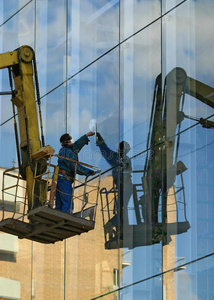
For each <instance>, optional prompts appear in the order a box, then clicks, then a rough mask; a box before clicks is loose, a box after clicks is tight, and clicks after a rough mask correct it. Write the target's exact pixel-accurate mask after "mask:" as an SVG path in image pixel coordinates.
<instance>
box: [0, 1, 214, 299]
mask: <svg viewBox="0 0 214 300" xmlns="http://www.w3.org/2000/svg"><path fill="white" fill-rule="evenodd" d="M0 8H1V9H0V24H1V26H0V53H4V52H7V51H12V50H14V49H16V48H18V47H19V46H21V45H30V46H31V47H32V48H33V49H35V53H36V60H37V68H38V74H39V84H40V94H41V103H42V114H43V123H44V131H45V140H46V144H50V145H51V146H52V147H53V148H55V149H56V151H58V150H59V147H60V145H59V142H58V139H59V137H60V135H61V134H63V133H64V132H69V133H71V134H72V137H73V138H74V139H77V138H78V137H79V136H81V135H82V134H84V133H85V132H87V131H89V130H90V129H91V128H89V127H90V125H91V124H92V123H93V122H92V120H96V122H97V129H98V131H99V132H100V133H101V135H102V137H103V138H104V140H105V143H106V144H107V145H108V147H109V148H110V149H112V150H113V151H115V152H116V151H117V149H118V144H119V143H120V142H121V141H127V142H128V143H129V144H130V146H131V149H130V151H129V153H128V156H129V158H130V159H131V164H132V174H131V175H132V184H133V193H132V195H131V197H130V200H129V202H128V205H127V214H128V221H127V222H126V223H125V222H123V223H122V222H121V219H120V217H119V216H118V213H117V212H118V211H121V207H120V205H119V203H120V201H119V200H118V195H120V193H119V192H118V189H117V188H115V186H113V178H112V171H113V170H114V169H116V168H117V170H118V172H119V173H120V172H124V170H123V169H121V167H120V164H118V165H115V166H111V165H110V164H109V163H108V161H106V160H105V158H104V157H103V156H102V155H101V153H100V150H99V147H98V146H96V144H95V143H94V139H93V138H91V142H90V145H89V146H88V147H87V151H83V152H82V153H81V154H80V157H79V159H80V160H81V161H83V162H87V163H88V164H91V165H95V166H97V167H99V168H100V169H101V170H102V176H101V193H100V200H99V206H98V212H97V219H96V225H95V230H93V231H91V232H89V233H85V234H83V235H81V236H79V237H73V238H69V239H67V240H64V241H62V242H57V243H56V244H54V245H44V244H40V243H37V242H32V241H29V240H25V239H23V240H20V239H19V240H18V239H17V237H15V236H10V235H6V234H4V233H1V234H0V298H1V299H22V300H25V299H53V300H54V299H69V300H70V299H81V300H82V299H86V300H87V299H99V297H102V298H104V299H134V300H137V299H155V300H157V299H170V300H171V299H182V300H183V299H212V298H213V294H214V290H213V284H212V282H213V273H214V272H213V266H214V261H213V256H212V255H213V250H214V235H213V225H214V224H213V223H214V221H213V219H214V218H213V215H214V207H213V202H212V198H213V193H214V187H213V180H212V179H213V150H214V148H213V123H212V122H213V106H214V105H213V103H214V100H213V99H214V98H213V95H214V91H213V88H212V87H214V81H213V78H214V74H213V66H212V61H213V45H212V41H213V30H212V28H213V25H214V24H213V22H214V21H213V13H214V7H213V2H212V1H209V0H205V1H202V0H198V1H193V0H187V1H178V0H176V1H169V0H162V1H158V0H152V1H149V0H148V1H137V0H130V1H129V0H121V1H119V0H116V1H96V0H95V1H72V0H63V1H57V0H55V1H54V0H44V1H41V0H40V1H39V0H37V1H36V0H32V1H27V0H19V1H6V0H3V1H1V3H0ZM175 68H176V69H175ZM186 76H187V77H186ZM9 89H10V86H9V81H8V73H7V70H1V72H0V90H1V91H7V90H9ZM0 99H1V101H0V105H1V115H0V116H1V117H0V118H1V119H0V123H1V129H0V139H1V156H0V166H1V168H2V169H5V168H9V167H11V166H12V164H13V163H14V162H13V161H14V160H16V150H15V139H14V130H13V120H12V109H11V103H10V97H9V96H0ZM2 169H1V170H2ZM120 178H121V177H120ZM118 180H119V179H118ZM120 188H124V192H125V186H124V185H123V184H121V185H120ZM107 199H108V200H109V202H108V203H109V205H108V204H107V202H106V201H107ZM101 200H102V202H101ZM8 206H10V203H8ZM113 218H114V219H113ZM112 219H113V220H112ZM107 223H108V224H107Z"/></svg>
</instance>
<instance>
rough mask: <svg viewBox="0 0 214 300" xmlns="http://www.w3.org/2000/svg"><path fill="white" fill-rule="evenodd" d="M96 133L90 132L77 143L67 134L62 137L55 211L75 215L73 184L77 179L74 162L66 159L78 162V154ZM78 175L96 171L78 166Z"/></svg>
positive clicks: (86, 174)
mask: <svg viewBox="0 0 214 300" xmlns="http://www.w3.org/2000/svg"><path fill="white" fill-rule="evenodd" d="M93 135H94V132H92V131H90V132H88V133H87V134H85V135H83V136H82V137H81V138H79V139H78V140H77V141H76V142H74V141H73V139H72V137H71V136H70V135H69V134H68V133H65V134H63V135H62V136H61V137H60V143H61V145H62V148H61V149H60V150H59V154H58V155H59V156H60V157H58V166H59V175H58V180H57V190H56V205H55V209H57V210H60V211H62V212H67V213H73V209H74V204H73V202H72V208H71V199H72V191H73V187H72V183H73V181H74V177H75V165H76V163H75V162H73V161H69V160H66V159H64V158H68V159H72V160H75V161H78V153H79V151H80V150H81V149H82V147H83V146H85V145H87V144H88V142H89V138H88V137H89V136H93ZM76 173H77V174H79V175H85V176H88V175H93V174H94V171H93V170H91V169H89V168H87V167H85V166H83V165H80V164H77V168H76Z"/></svg>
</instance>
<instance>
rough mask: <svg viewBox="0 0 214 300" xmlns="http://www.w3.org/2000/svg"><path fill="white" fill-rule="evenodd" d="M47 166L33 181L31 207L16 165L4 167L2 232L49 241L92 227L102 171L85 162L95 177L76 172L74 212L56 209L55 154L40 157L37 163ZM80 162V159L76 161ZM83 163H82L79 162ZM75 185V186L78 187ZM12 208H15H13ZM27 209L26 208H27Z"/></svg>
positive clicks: (56, 170)
mask: <svg viewBox="0 0 214 300" xmlns="http://www.w3.org/2000/svg"><path fill="white" fill-rule="evenodd" d="M45 156H47V157H46V159H47V160H46V163H45V164H46V166H47V169H46V170H45V172H44V173H42V174H39V175H38V174H37V171H36V170H37V165H36V168H35V175H34V180H33V185H34V195H33V199H34V201H33V203H32V204H31V205H32V206H31V207H29V204H28V201H27V192H26V191H27V189H26V182H25V180H24V179H22V178H21V176H20V174H19V172H18V171H17V170H18V169H17V170H16V168H12V169H9V170H5V171H4V173H3V181H2V195H3V197H2V199H3V201H2V220H1V222H0V231H2V232H5V233H9V234H12V235H16V236H18V238H20V239H29V240H32V241H36V242H40V243H44V244H50V243H55V242H58V241H62V240H64V239H67V238H69V237H73V236H76V235H80V234H82V233H85V232H88V231H90V230H93V229H94V227H95V217H96V208H97V202H98V195H99V185H100V174H101V172H100V170H99V169H97V168H96V167H93V166H89V165H86V164H84V165H86V166H88V167H90V168H92V169H93V170H94V172H95V174H96V175H95V177H93V178H91V179H90V180H88V178H87V177H86V178H85V180H84V181H83V180H81V179H79V178H78V176H76V174H75V180H74V183H73V194H72V195H71V201H73V202H74V208H75V210H74V212H72V213H65V212H61V211H59V210H56V209H55V199H54V197H55V192H56V180H57V174H58V169H57V166H55V165H53V164H52V163H51V159H52V158H53V156H57V155H53V154H51V155H46V154H45V153H44V155H43V156H42V157H41V156H40V157H38V158H37V164H40V163H41V159H42V160H43V163H44V157H45ZM76 163H80V162H76ZM80 164H81V163H80ZM20 182H21V183H20ZM75 185H76V186H75ZM8 204H10V209H8ZM11 208H12V209H11ZM26 210H27V211H26Z"/></svg>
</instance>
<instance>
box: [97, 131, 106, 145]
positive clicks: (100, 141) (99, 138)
mask: <svg viewBox="0 0 214 300" xmlns="http://www.w3.org/2000/svg"><path fill="white" fill-rule="evenodd" d="M103 143H105V142H104V139H103V138H102V135H101V134H100V133H99V132H97V140H96V144H97V145H100V144H103Z"/></svg>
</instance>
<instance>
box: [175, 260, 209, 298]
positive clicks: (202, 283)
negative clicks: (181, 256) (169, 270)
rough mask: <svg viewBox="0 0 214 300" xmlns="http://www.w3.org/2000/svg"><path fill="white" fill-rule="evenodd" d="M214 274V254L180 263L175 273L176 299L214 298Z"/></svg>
mask: <svg viewBox="0 0 214 300" xmlns="http://www.w3.org/2000/svg"><path fill="white" fill-rule="evenodd" d="M213 274H214V258H213V256H211V257H207V258H204V259H202V260H199V261H196V262H194V263H193V264H189V265H180V266H179V267H178V268H177V269H176V272H175V273H174V286H175V297H176V298H175V299H178V300H183V299H184V300H187V299H212V298H213V295H214V291H213ZM169 299H173V298H169Z"/></svg>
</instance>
